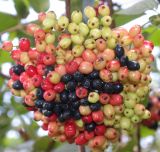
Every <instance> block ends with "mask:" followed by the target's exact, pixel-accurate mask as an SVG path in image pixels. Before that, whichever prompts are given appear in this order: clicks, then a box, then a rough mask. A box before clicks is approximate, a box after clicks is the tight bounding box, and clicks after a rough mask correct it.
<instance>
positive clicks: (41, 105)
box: [35, 99, 45, 108]
mask: <svg viewBox="0 0 160 152" xmlns="http://www.w3.org/2000/svg"><path fill="white" fill-rule="evenodd" d="M44 102H45V101H44V100H42V99H37V100H36V101H35V107H37V108H42V107H43V103H44Z"/></svg>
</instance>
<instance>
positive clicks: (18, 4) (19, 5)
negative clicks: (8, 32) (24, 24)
mask: <svg viewBox="0 0 160 152" xmlns="http://www.w3.org/2000/svg"><path fill="white" fill-rule="evenodd" d="M14 5H15V9H16V11H17V15H18V16H19V17H20V18H25V17H27V16H28V14H29V7H28V6H27V5H26V2H25V0H14Z"/></svg>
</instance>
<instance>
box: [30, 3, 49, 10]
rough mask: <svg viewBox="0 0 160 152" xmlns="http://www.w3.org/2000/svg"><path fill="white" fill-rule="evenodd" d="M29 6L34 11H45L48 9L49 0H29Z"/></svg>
mask: <svg viewBox="0 0 160 152" xmlns="http://www.w3.org/2000/svg"><path fill="white" fill-rule="evenodd" d="M29 1H30V5H31V7H32V8H33V9H34V10H35V11H36V12H41V11H47V10H48V9H49V0H29Z"/></svg>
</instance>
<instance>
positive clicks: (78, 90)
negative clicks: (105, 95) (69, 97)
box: [76, 87, 88, 99]
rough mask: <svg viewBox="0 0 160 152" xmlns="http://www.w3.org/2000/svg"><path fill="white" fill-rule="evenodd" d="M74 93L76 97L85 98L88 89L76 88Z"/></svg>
mask: <svg viewBox="0 0 160 152" xmlns="http://www.w3.org/2000/svg"><path fill="white" fill-rule="evenodd" d="M76 95H77V97H78V98H80V99H81V98H85V97H86V96H87V95H88V90H87V89H86V88H84V87H78V88H76Z"/></svg>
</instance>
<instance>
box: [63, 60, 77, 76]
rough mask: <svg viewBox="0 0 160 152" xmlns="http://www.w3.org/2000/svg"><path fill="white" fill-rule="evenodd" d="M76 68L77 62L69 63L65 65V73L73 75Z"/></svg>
mask: <svg viewBox="0 0 160 152" xmlns="http://www.w3.org/2000/svg"><path fill="white" fill-rule="evenodd" d="M78 67H79V66H78V64H77V62H75V61H71V62H68V63H67V64H66V71H67V73H69V74H73V73H75V72H76V71H77V70H78Z"/></svg>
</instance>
